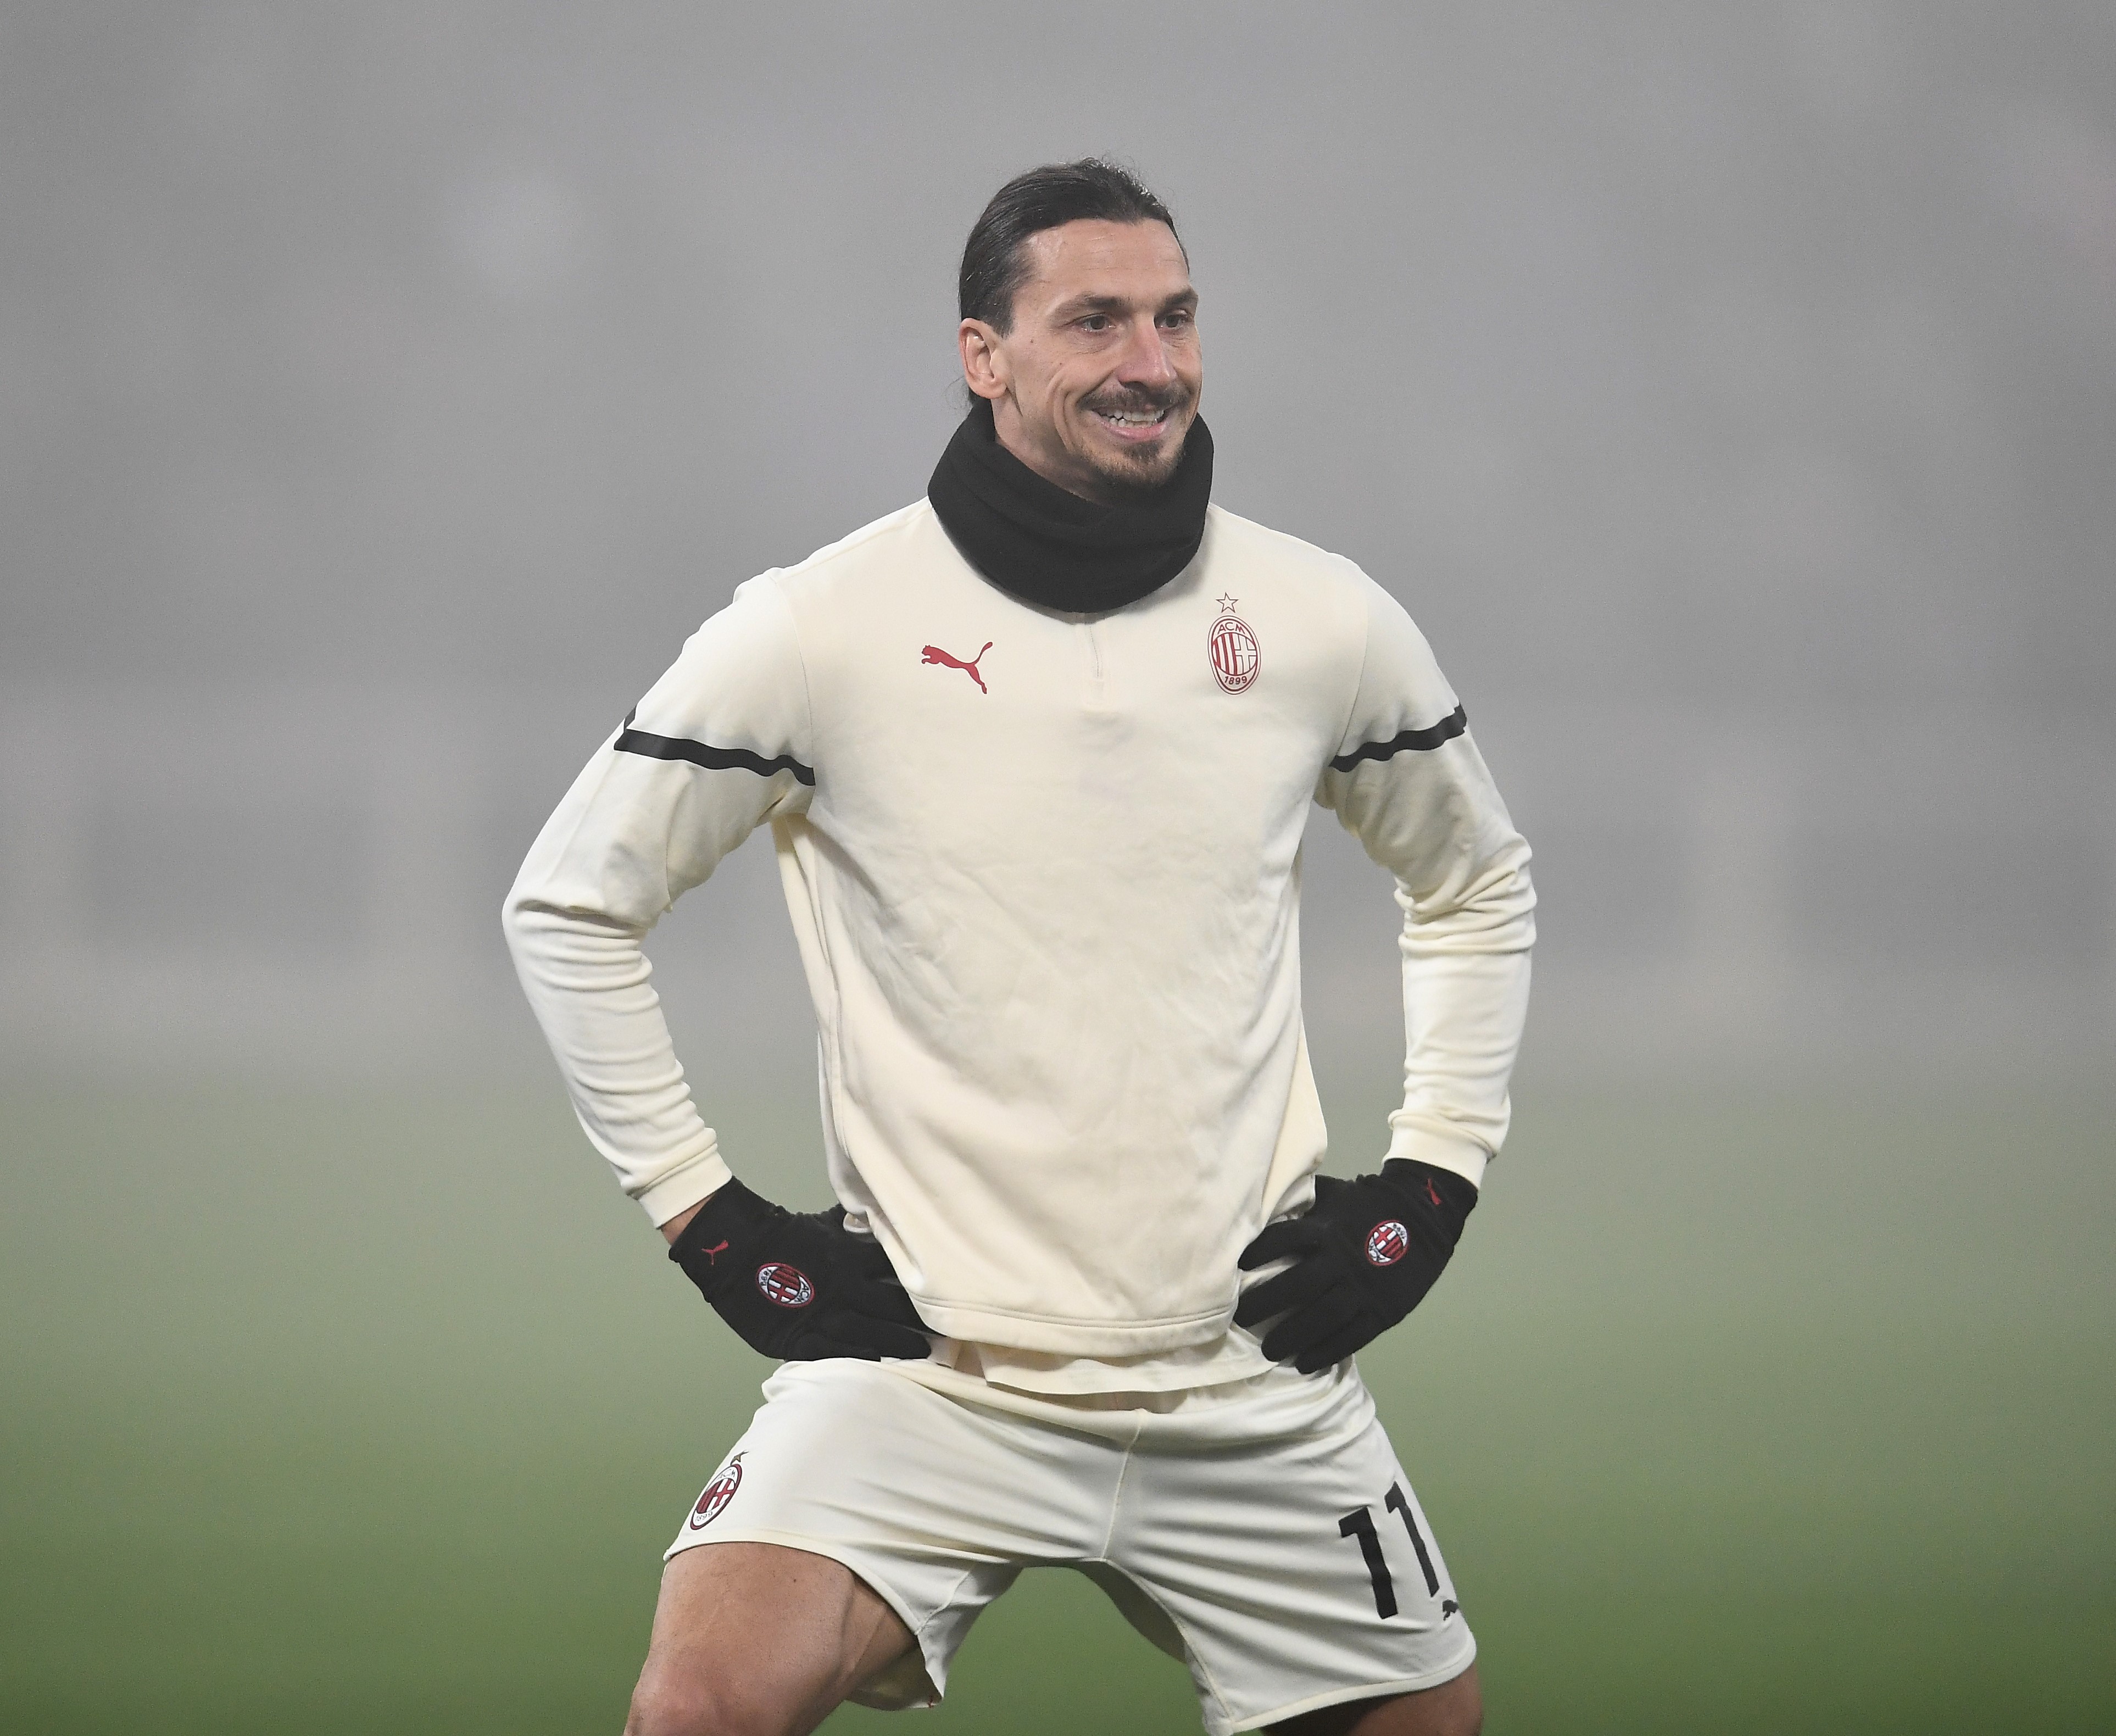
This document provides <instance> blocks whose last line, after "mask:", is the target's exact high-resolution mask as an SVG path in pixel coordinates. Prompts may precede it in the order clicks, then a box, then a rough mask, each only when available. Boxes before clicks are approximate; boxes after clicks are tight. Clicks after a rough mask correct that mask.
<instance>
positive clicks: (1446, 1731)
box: [1271, 1664, 1484, 1736]
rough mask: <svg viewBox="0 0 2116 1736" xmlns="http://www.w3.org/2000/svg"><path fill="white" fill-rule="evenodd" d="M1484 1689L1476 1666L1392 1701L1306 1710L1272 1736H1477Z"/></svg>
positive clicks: (1279, 1726)
mask: <svg viewBox="0 0 2116 1736" xmlns="http://www.w3.org/2000/svg"><path fill="white" fill-rule="evenodd" d="M1483 1728H1484V1690H1483V1689H1482V1688H1479V1686H1478V1685H1477V1666H1476V1665H1474V1664H1472V1665H1470V1667H1469V1668H1468V1669H1465V1670H1464V1671H1463V1672H1462V1674H1461V1675H1459V1676H1457V1677H1456V1678H1455V1679H1454V1680H1453V1681H1451V1682H1442V1683H1441V1684H1440V1686H1439V1687H1438V1688H1424V1689H1422V1690H1420V1691H1419V1692H1417V1693H1415V1694H1398V1695H1397V1696H1396V1697H1395V1698H1393V1699H1389V1700H1355V1701H1352V1702H1350V1704H1348V1705H1345V1706H1325V1707H1323V1710H1322V1711H1319V1712H1304V1713H1302V1714H1301V1715H1300V1717H1298V1718H1289V1719H1287V1720H1286V1722H1284V1723H1283V1724H1273V1725H1272V1727H1271V1733H1272V1736H1477V1732H1478V1731H1479V1730H1480V1729H1483Z"/></svg>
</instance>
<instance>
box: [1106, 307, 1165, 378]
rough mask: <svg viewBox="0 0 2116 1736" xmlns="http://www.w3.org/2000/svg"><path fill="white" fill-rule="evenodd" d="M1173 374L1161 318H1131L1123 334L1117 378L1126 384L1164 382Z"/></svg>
mask: <svg viewBox="0 0 2116 1736" xmlns="http://www.w3.org/2000/svg"><path fill="white" fill-rule="evenodd" d="M1117 379H1118V380H1120V382H1122V383H1123V384H1125V385H1128V386H1134V385H1136V386H1165V385H1168V384H1171V383H1172V382H1173V381H1174V380H1175V366H1174V365H1173V364H1172V363H1171V361H1169V359H1168V344H1167V342H1166V339H1165V338H1162V334H1161V325H1160V322H1159V321H1157V320H1134V322H1133V323H1132V325H1131V328H1130V329H1129V331H1128V332H1127V333H1126V334H1125V348H1124V354H1123V355H1121V356H1120V357H1118V358H1117Z"/></svg>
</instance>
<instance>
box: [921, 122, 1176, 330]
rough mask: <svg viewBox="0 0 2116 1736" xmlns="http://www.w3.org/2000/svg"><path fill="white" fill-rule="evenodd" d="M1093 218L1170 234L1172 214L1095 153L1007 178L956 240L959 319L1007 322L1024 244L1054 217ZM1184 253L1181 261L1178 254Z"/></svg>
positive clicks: (1008, 325)
mask: <svg viewBox="0 0 2116 1736" xmlns="http://www.w3.org/2000/svg"><path fill="white" fill-rule="evenodd" d="M1083 218H1099V219H1102V220H1104V221H1106V222H1109V223H1166V224H1167V225H1168V233H1170V234H1171V235H1175V245H1176V246H1178V247H1180V246H1182V245H1183V237H1181V236H1180V235H1176V234H1175V219H1174V218H1173V217H1171V216H1170V215H1169V214H1168V207H1167V206H1166V205H1163V204H1162V202H1161V201H1160V200H1158V199H1157V198H1155V197H1154V196H1153V194H1152V192H1151V191H1148V187H1147V186H1146V183H1145V182H1143V181H1141V180H1140V179H1139V177H1138V176H1136V175H1134V173H1132V172H1131V171H1130V170H1129V169H1128V168H1125V167H1124V166H1123V165H1122V164H1120V163H1111V162H1109V161H1108V160H1106V159H1104V158H1101V157H1083V158H1081V159H1079V162H1077V163H1045V164H1044V165H1043V167H1042V168H1032V169H1030V170H1029V171H1028V173H1025V174H1020V175H1016V176H1015V177H1014V179H1013V180H1011V181H1010V182H1007V184H1006V185H1005V186H1003V187H1001V188H1000V190H999V191H997V192H996V193H995V194H993V195H992V196H991V204H990V205H987V206H986V207H985V209H984V214H983V215H982V217H980V218H978V219H977V222H976V223H975V224H974V225H973V226H972V228H971V230H970V238H969V240H968V242H965V243H964V246H963V269H962V271H961V272H960V274H959V275H958V276H957V278H956V280H955V302H956V306H958V307H959V308H960V310H961V317H962V318H964V319H965V320H983V321H984V322H985V324H986V325H989V326H991V328H992V329H993V330H995V331H997V332H1000V333H1001V334H1004V333H1005V332H1007V331H1009V330H1010V329H1012V328H1013V325H1014V292H1015V291H1016V290H1018V289H1019V288H1021V286H1022V283H1023V281H1024V280H1025V279H1027V278H1028V249H1027V247H1026V246H1025V243H1026V242H1028V238H1029V237H1030V236H1032V235H1038V234H1041V233H1042V232H1043V231H1044V230H1046V229H1055V228H1057V227H1058V226H1059V225H1060V223H1078V222H1079V221H1080V220H1081V219H1083ZM1184 257H1185V259H1188V258H1189V255H1188V254H1187V253H1186V254H1185V256H1184Z"/></svg>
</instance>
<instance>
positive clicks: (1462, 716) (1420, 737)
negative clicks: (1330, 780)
mask: <svg viewBox="0 0 2116 1736" xmlns="http://www.w3.org/2000/svg"><path fill="white" fill-rule="evenodd" d="M1469 727H1470V714H1469V713H1468V712H1467V711H1464V710H1463V709H1462V707H1461V706H1459V705H1458V706H1456V707H1455V709H1454V710H1453V711H1450V712H1449V713H1448V714H1447V716H1445V717H1443V718H1442V719H1441V720H1440V721H1439V722H1438V723H1436V724H1435V725H1433V727H1432V728H1431V729H1429V730H1405V731H1404V732H1403V734H1401V735H1392V736H1391V737H1390V738H1389V739H1387V741H1368V742H1362V743H1360V744H1359V746H1358V747H1356V748H1353V749H1352V751H1351V752H1350V753H1340V754H1339V755H1338V756H1337V757H1336V758H1335V759H1333V760H1332V761H1331V762H1330V769H1331V770H1332V771H1352V770H1354V769H1355V767H1357V766H1358V765H1359V762H1360V761H1361V760H1363V759H1394V758H1395V757H1396V755H1397V754H1399V753H1431V752H1432V751H1433V749H1434V748H1437V747H1438V746H1439V745H1440V744H1441V743H1442V742H1443V741H1452V740H1454V739H1455V738H1456V736H1458V735H1460V734H1461V733H1462V732H1463V731H1464V730H1466V729H1468V728H1469Z"/></svg>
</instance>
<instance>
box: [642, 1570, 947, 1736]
mask: <svg viewBox="0 0 2116 1736" xmlns="http://www.w3.org/2000/svg"><path fill="white" fill-rule="evenodd" d="M912 1643H913V1642H912V1637H911V1632H910V1630H909V1629H908V1628H906V1627H905V1626H904V1623H902V1622H901V1621H900V1620H899V1619H898V1618H897V1615H896V1613H895V1610H893V1609H890V1607H889V1605H887V1604H885V1603H884V1602H883V1601H882V1600H881V1598H880V1597H878V1596H876V1594H875V1593H874V1592H873V1591H871V1590H870V1589H869V1588H868V1587H867V1585H866V1584H865V1583H863V1582H862V1581H861V1580H860V1579H859V1578H858V1577H857V1576H856V1575H854V1574H853V1573H851V1572H850V1571H849V1569H847V1568H844V1567H841V1566H839V1563H836V1562H835V1561H832V1560H830V1559H829V1558H827V1557H826V1556H822V1555H811V1554H807V1553H806V1552H805V1551H803V1550H791V1549H784V1548H781V1547H780V1545H776V1544H771V1543H717V1544H708V1545H704V1546H702V1547H700V1548H697V1549H689V1550H683V1551H682V1552H681V1553H680V1554H677V1555H674V1556H672V1557H671V1558H670V1559H669V1565H668V1567H667V1568H666V1569H665V1571H664V1572H663V1573H662V1576H661V1600H660V1604H659V1605H657V1606H656V1607H655V1611H654V1638H653V1642H652V1643H651V1646H649V1647H648V1650H647V1653H646V1668H645V1669H643V1670H642V1671H641V1672H640V1676H639V1686H638V1687H637V1688H636V1689H635V1690H634V1691H633V1692H632V1715H631V1717H630V1718H629V1719H628V1720H626V1723H625V1726H624V1728H625V1736H807V1732H808V1731H810V1730H812V1729H815V1728H816V1725H817V1724H821V1722H822V1721H823V1720H824V1719H825V1718H826V1717H828V1716H829V1715H830V1713H831V1711H834V1710H835V1708H836V1706H838V1705H839V1702H840V1701H843V1700H844V1697H845V1696H846V1695H848V1694H849V1693H850V1692H853V1689H855V1688H858V1687H859V1686H860V1685H861V1683H863V1682H865V1681H867V1679H868V1678H870V1677H872V1676H873V1675H875V1674H877V1673H878V1672H879V1671H881V1670H882V1669H885V1668H886V1667H887V1666H888V1665H890V1664H892V1663H894V1662H895V1660H897V1659H898V1658H899V1657H901V1656H903V1655H904V1653H905V1652H906V1651H908V1650H909V1649H910V1647H911V1645H912Z"/></svg>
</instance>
